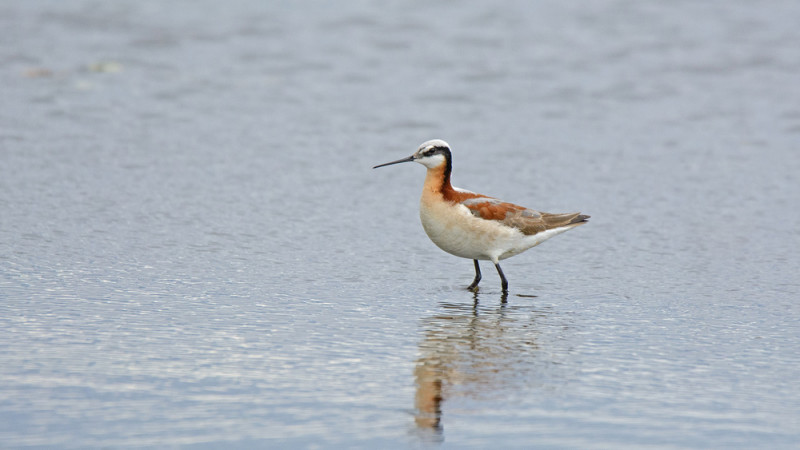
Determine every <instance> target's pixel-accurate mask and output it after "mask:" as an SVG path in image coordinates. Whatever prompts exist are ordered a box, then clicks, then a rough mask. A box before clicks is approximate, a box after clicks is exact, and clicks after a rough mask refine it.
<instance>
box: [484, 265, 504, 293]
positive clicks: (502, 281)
mask: <svg viewBox="0 0 800 450" xmlns="http://www.w3.org/2000/svg"><path fill="white" fill-rule="evenodd" d="M476 263H477V261H476ZM494 266H495V267H497V274H498V275H500V284H501V286H503V292H508V280H506V276H505V275H504V274H503V269H501V268H500V264H499V263H496V264H495V265H494Z"/></svg>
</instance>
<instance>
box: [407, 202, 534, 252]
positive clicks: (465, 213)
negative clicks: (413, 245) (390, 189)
mask: <svg viewBox="0 0 800 450" xmlns="http://www.w3.org/2000/svg"><path fill="white" fill-rule="evenodd" d="M419 217H420V220H421V221H422V227H423V228H424V229H425V233H427V235H428V237H429V238H430V239H431V240H432V241H433V243H434V244H436V245H437V246H438V247H439V248H441V249H442V250H444V251H446V252H447V253H450V254H453V255H456V256H460V257H462V258H469V259H480V260H491V261H494V262H497V261H499V260H500V259H503V258H504V257H507V256H506V253H508V252H512V251H515V250H516V251H515V252H514V253H512V254H516V253H519V252H521V251H524V250H526V249H527V248H530V247H531V246H532V245H530V246H528V247H526V248H521V249H518V247H519V245H521V244H522V245H524V243H523V241H524V240H525V237H526V236H525V235H524V234H522V233H521V232H520V231H519V230H517V229H515V228H511V227H508V226H505V225H503V224H501V223H500V222H497V221H493V220H484V219H481V218H478V217H475V216H474V215H472V213H471V212H470V211H469V209H468V208H467V207H466V206H463V205H459V204H453V203H448V202H446V201H444V200H437V201H428V199H426V198H425V196H423V198H422V201H421V202H420V209H419ZM533 245H535V244H533ZM508 256H511V254H509V255H508Z"/></svg>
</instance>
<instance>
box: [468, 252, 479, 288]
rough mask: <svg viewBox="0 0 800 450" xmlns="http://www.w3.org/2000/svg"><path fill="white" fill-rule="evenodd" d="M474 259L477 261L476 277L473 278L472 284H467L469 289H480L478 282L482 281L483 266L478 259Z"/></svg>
mask: <svg viewBox="0 0 800 450" xmlns="http://www.w3.org/2000/svg"><path fill="white" fill-rule="evenodd" d="M472 261H474V262H475V279H474V280H472V284H470V285H469V286H467V289H468V290H470V291H473V290H477V289H478V283H480V282H481V266H479V265H478V260H477V259H473V260H472Z"/></svg>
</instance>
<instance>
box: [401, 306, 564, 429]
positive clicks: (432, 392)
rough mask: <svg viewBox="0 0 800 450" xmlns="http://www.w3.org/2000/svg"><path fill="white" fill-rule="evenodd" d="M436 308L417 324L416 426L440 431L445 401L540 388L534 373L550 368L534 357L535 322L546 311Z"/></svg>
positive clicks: (536, 350)
mask: <svg viewBox="0 0 800 450" xmlns="http://www.w3.org/2000/svg"><path fill="white" fill-rule="evenodd" d="M442 309H443V311H442V312H441V313H440V314H437V315H435V316H432V317H430V318H427V319H424V320H423V322H422V327H423V330H424V338H423V340H422V342H420V344H419V349H420V357H419V359H418V360H417V365H416V367H415V369H414V378H415V380H416V393H415V398H414V406H415V408H416V415H415V422H416V425H417V427H418V428H421V429H431V430H434V431H436V432H442V431H443V418H442V404H443V402H444V401H445V400H447V399H453V398H456V397H469V398H472V399H476V400H481V399H488V398H491V399H496V398H497V397H498V396H500V395H503V394H504V393H507V394H509V395H512V396H514V395H516V393H517V392H520V391H521V390H522V388H524V387H529V385H530V384H541V381H539V380H540V379H541V377H538V376H537V374H536V373H535V372H536V371H538V370H551V369H548V367H552V364H549V363H547V362H546V361H541V360H539V359H537V356H538V353H539V345H538V344H537V337H538V336H539V334H540V332H539V331H538V330H537V327H538V326H539V324H538V323H537V322H538V321H540V320H541V319H543V318H545V317H546V316H547V315H548V311H546V310H543V309H536V308H534V307H533V306H508V305H507V304H506V303H504V302H501V303H500V304H499V305H497V306H494V307H486V308H482V307H479V306H478V304H477V299H476V303H475V305H474V306H473V305H454V304H444V305H442ZM560 329H564V328H563V327H561V328H560ZM547 378H548V379H550V378H552V377H551V376H548V377H547ZM521 384H525V385H526V386H521Z"/></svg>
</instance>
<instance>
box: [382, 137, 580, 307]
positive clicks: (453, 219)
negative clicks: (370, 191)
mask: <svg viewBox="0 0 800 450" xmlns="http://www.w3.org/2000/svg"><path fill="white" fill-rule="evenodd" d="M410 161H415V162H418V163H420V164H422V165H423V166H425V167H427V168H428V173H427V175H426V176H425V184H424V186H423V188H422V199H421V200H420V205H419V217H420V219H421V220H422V227H423V228H424V229H425V233H427V234H428V237H429V238H430V239H431V240H432V241H433V243H434V244H436V245H437V246H439V248H441V249H442V250H444V251H446V252H447V253H450V254H453V255H456V256H460V257H462V258H469V259H472V260H473V261H474V263H475V279H474V280H473V281H472V284H470V285H469V287H468V288H467V289H470V290H476V289H477V287H478V283H479V282H480V281H481V268H480V266H479V265H478V260H488V261H491V262H492V263H494V266H495V267H496V268H497V273H498V274H499V275H500V281H501V285H502V287H503V292H507V291H508V281H507V280H506V277H505V275H504V274H503V270H502V269H501V268H500V261H501V260H503V259H506V258H509V257H511V256H514V255H517V254H519V253H522V252H524V251H525V250H527V249H529V248H531V247H535V246H537V245H539V244H541V243H542V242H544V241H546V240H548V239H550V238H551V237H553V236H555V235H557V234H560V233H563V232H565V231H567V230H569V229H570V228H574V227H577V226H578V225H582V224H584V223H586V221H587V219H588V218H589V216H587V215H584V214H580V213H566V214H550V213H546V212H539V211H534V210H532V209H528V208H524V207H522V206H517V205H515V204H513V203H506V202H503V201H501V200H498V199H496V198H492V197H488V196H486V195H481V194H476V193H474V192H470V191H467V190H464V189H459V188H457V187H453V186H452V185H451V184H450V173H451V172H452V167H453V166H452V156H451V154H450V146H449V145H448V144H447V142H445V141H443V140H441V139H434V140H431V141H428V142H425V143H423V144H422V145H420V146H419V149H418V150H417V151H416V153H414V154H413V155H411V156H409V157H408V158H403V159H399V160H397V161H392V162H389V163H386V164H380V165H377V166H375V167H373V169H377V168H378V167H383V166H389V165H392V164H399V163H404V162H410Z"/></svg>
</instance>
